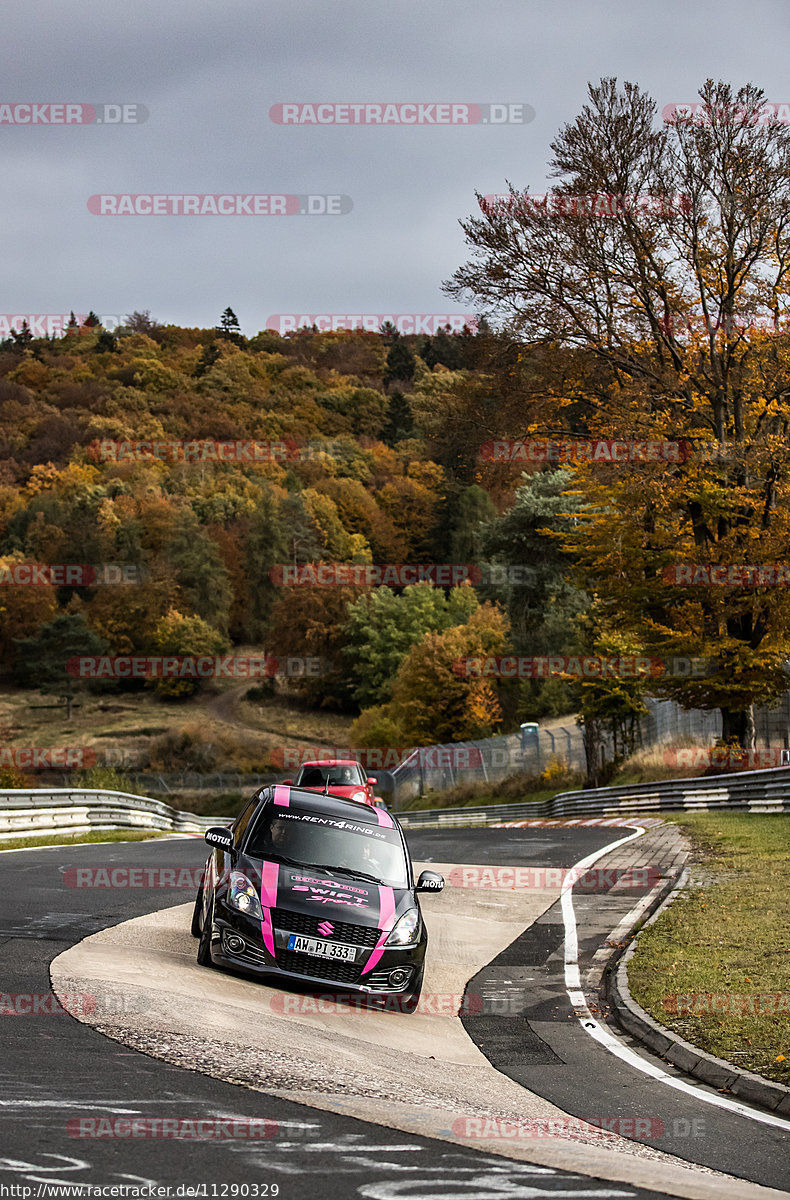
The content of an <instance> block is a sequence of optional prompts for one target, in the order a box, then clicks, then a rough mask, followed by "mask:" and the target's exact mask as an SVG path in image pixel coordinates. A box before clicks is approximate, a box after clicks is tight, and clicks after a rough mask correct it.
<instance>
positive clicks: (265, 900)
mask: <svg viewBox="0 0 790 1200" xmlns="http://www.w3.org/2000/svg"><path fill="white" fill-rule="evenodd" d="M279 874H280V865H279V863H276V862H264V864H263V870H262V871H261V912H262V913H263V920H262V921H261V937H262V938H263V944H264V946H265V947H266V949H267V950H268V951H269V953H270V954H274V926H273V925H272V914H271V911H270V910H271V909H272V908H276V906H277V880H278V878H279Z"/></svg>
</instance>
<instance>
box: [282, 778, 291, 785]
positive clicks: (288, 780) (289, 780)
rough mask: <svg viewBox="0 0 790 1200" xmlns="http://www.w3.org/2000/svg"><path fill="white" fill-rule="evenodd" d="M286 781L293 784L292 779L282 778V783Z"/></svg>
mask: <svg viewBox="0 0 790 1200" xmlns="http://www.w3.org/2000/svg"><path fill="white" fill-rule="evenodd" d="M286 783H290V784H293V779H284V780H283V784H286Z"/></svg>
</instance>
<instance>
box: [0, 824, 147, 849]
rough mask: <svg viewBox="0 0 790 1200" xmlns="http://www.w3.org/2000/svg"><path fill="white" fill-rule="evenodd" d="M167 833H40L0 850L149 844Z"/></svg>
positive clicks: (11, 841)
mask: <svg viewBox="0 0 790 1200" xmlns="http://www.w3.org/2000/svg"><path fill="white" fill-rule="evenodd" d="M166 836H167V832H166V831H165V832H161V833H160V832H159V830H157V829H150V830H145V831H143V832H140V831H138V830H134V829H97V830H96V831H95V832H94V833H40V834H31V835H30V837H18V838H9V839H8V841H3V842H0V850H25V849H27V847H28V846H80V845H82V844H83V843H90V842H147V841H149V840H150V839H151V838H158V837H166Z"/></svg>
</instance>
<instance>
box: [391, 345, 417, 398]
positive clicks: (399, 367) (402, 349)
mask: <svg viewBox="0 0 790 1200" xmlns="http://www.w3.org/2000/svg"><path fill="white" fill-rule="evenodd" d="M416 366H417V362H416V360H415V357H414V355H413V354H412V352H411V350H410V349H409V347H408V346H407V345H406V343H405V342H404V340H403V338H401V337H398V338H396V339H395V341H394V342H393V343H392V345H391V346H390V349H389V354H388V355H387V367H386V370H385V371H384V386H385V387H388V386H389V385H390V384H391V383H396V382H401V383H409V382H411V380H412V379H413V378H414V371H415V368H416Z"/></svg>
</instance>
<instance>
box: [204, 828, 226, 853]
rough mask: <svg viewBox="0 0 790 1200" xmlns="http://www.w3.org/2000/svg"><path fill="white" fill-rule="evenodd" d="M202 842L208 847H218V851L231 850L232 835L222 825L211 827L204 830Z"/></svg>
mask: <svg viewBox="0 0 790 1200" xmlns="http://www.w3.org/2000/svg"><path fill="white" fill-rule="evenodd" d="M204 840H205V841H206V842H207V843H208V845H209V846H218V847H219V849H220V850H232V849H233V834H232V833H231V831H230V830H229V829H226V828H225V826H224V825H212V826H211V828H210V829H207V830H206V833H205V836H204Z"/></svg>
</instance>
